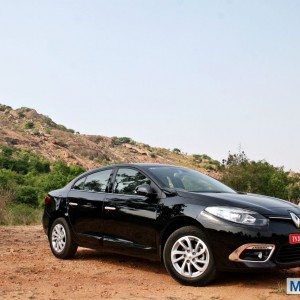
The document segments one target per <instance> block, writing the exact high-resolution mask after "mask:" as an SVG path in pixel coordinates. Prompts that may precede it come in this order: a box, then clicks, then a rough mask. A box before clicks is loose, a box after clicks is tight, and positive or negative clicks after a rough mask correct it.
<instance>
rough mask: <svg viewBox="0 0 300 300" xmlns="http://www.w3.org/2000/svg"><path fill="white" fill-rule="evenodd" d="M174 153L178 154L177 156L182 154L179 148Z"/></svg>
mask: <svg viewBox="0 0 300 300" xmlns="http://www.w3.org/2000/svg"><path fill="white" fill-rule="evenodd" d="M173 152H174V153H177V154H180V153H181V150H180V149H178V148H174V149H173Z"/></svg>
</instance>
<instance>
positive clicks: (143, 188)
mask: <svg viewBox="0 0 300 300" xmlns="http://www.w3.org/2000/svg"><path fill="white" fill-rule="evenodd" d="M135 192H136V194H137V195H140V196H146V197H149V196H152V195H154V192H153V190H152V188H151V186H150V185H149V184H142V185H139V186H138V187H137V188H136V189H135Z"/></svg>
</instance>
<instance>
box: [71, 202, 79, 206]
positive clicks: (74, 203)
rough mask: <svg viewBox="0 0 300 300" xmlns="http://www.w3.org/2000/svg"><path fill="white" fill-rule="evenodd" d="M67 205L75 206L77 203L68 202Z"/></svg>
mask: <svg viewBox="0 0 300 300" xmlns="http://www.w3.org/2000/svg"><path fill="white" fill-rule="evenodd" d="M69 205H72V206H77V205H78V203H76V202H69Z"/></svg>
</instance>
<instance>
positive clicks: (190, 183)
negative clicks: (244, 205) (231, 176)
mask: <svg viewBox="0 0 300 300" xmlns="http://www.w3.org/2000/svg"><path fill="white" fill-rule="evenodd" d="M147 170H148V171H149V172H150V173H151V174H152V175H153V176H154V177H155V178H156V179H158V180H159V181H160V182H161V184H162V185H163V186H164V187H167V188H175V189H181V190H185V191H188V192H195V193H235V191H234V190H232V189H231V188H229V187H228V186H226V185H224V184H223V183H221V182H219V181H217V180H215V179H213V178H211V177H209V176H206V175H204V174H202V173H200V172H197V171H194V170H190V169H186V168H179V167H167V166H155V167H148V168H147Z"/></svg>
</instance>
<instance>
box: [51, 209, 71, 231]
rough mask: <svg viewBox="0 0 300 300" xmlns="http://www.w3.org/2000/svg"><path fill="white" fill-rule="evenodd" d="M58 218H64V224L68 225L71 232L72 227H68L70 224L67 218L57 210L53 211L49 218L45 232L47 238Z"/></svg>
mask: <svg viewBox="0 0 300 300" xmlns="http://www.w3.org/2000/svg"><path fill="white" fill-rule="evenodd" d="M58 218H64V219H65V220H66V222H67V223H68V225H69V227H70V229H71V230H72V227H71V226H70V222H69V220H68V218H67V217H66V216H65V214H64V213H63V212H62V211H59V210H57V211H54V212H53V213H52V214H51V216H50V218H49V223H48V230H47V235H48V236H49V233H50V229H51V227H52V224H53V222H54V221H55V220H56V219H58Z"/></svg>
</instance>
